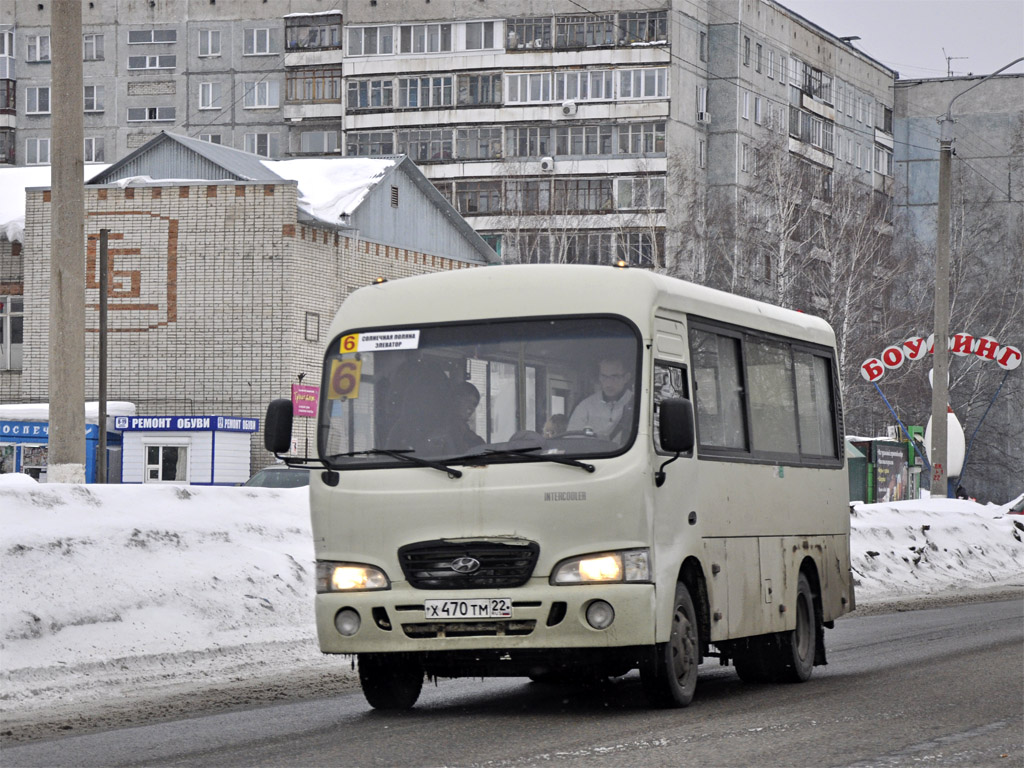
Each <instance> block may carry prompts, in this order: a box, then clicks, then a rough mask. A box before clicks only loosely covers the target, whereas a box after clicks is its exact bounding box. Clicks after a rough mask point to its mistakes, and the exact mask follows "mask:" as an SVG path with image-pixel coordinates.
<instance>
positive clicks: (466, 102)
mask: <svg viewBox="0 0 1024 768" xmlns="http://www.w3.org/2000/svg"><path fill="white" fill-rule="evenodd" d="M457 83H458V89H457V90H458V102H459V106H476V105H481V104H496V105H497V104H501V73H500V72H488V73H485V74H479V75H478V74H473V75H459V76H458V80H457Z"/></svg>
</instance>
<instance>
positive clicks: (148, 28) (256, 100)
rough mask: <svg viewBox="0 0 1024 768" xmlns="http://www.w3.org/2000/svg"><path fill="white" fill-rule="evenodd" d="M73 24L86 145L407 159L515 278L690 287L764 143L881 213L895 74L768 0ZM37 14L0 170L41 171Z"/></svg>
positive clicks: (43, 52) (25, 15) (232, 12)
mask: <svg viewBox="0 0 1024 768" xmlns="http://www.w3.org/2000/svg"><path fill="white" fill-rule="evenodd" d="M497 10H498V9H497V8H496V7H495V6H493V5H492V4H487V3H483V2H478V1H475V2H470V0H434V1H433V2H422V3H420V2H415V3H413V2H398V1H397V0H361V1H360V2H349V1H348V0H334V1H333V2H328V0H289V2H272V3H267V2H260V1H259V0H233V1H232V2H230V3H229V2H221V3H219V4H218V3H217V2H216V0H145V1H142V0H116V1H113V0H111V1H107V2H99V1H97V2H88V3H85V4H84V5H83V42H82V51H83V59H84V60H85V62H84V80H85V82H84V93H83V109H84V110H85V146H84V150H83V151H84V153H85V157H86V159H88V160H92V161H101V160H103V161H106V162H111V161H114V160H116V159H117V158H119V157H122V156H124V155H125V154H127V153H128V152H131V151H133V150H134V149H136V148H137V147H139V146H141V145H142V144H144V143H145V142H146V141H148V140H149V139H151V138H152V137H153V136H154V135H156V134H157V133H159V132H160V131H161V130H169V131H174V132H177V133H183V134H186V135H189V136H192V137H194V138H200V139H203V140H206V141H210V142H214V143H221V144H225V145H230V146H232V147H235V148H238V149H244V150H247V151H250V152H253V153H256V154H259V155H263V156H266V157H272V158H278V157H296V156H316V155H322V154H342V155H350V156H351V155H364V156H374V155H391V154H396V153H401V154H406V155H408V156H409V157H410V158H412V159H413V160H414V161H415V162H416V163H417V165H419V166H420V167H421V169H422V170H423V172H424V174H425V175H426V176H427V177H428V178H429V179H430V180H431V181H432V182H433V183H434V184H435V185H436V186H437V187H438V189H439V190H441V191H442V192H443V193H444V194H445V195H446V196H447V197H448V198H449V200H450V201H451V202H452V203H453V204H454V205H455V206H456V208H457V209H458V210H459V212H460V213H461V214H462V215H463V216H464V217H466V219H467V220H468V221H469V222H470V223H471V225H472V226H473V227H474V228H475V229H476V230H477V231H478V232H480V233H481V234H482V235H483V236H484V237H485V239H486V240H487V241H488V242H489V243H490V244H491V245H492V246H493V247H494V248H495V250H497V251H498V252H499V253H501V254H502V256H503V258H504V259H506V260H509V261H567V262H581V263H583V262H589V263H608V262H611V261H613V260H615V259H623V260H626V261H628V262H629V263H631V264H634V265H638V266H644V267H654V268H661V269H667V270H670V271H673V272H677V273H680V274H686V265H685V264H683V263H681V262H682V260H684V259H685V252H686V247H685V246H686V242H685V241H686V240H687V238H689V237H690V235H689V233H688V232H687V230H686V228H685V227H683V226H681V223H683V222H686V221H687V220H688V219H690V218H691V217H692V211H691V206H692V200H693V198H694V196H695V195H696V196H697V197H700V196H703V195H713V196H715V197H716V198H717V199H719V200H721V201H724V202H725V203H726V204H727V205H731V206H732V207H733V210H734V212H735V215H736V216H741V215H745V214H746V212H748V211H749V210H751V208H750V207H748V200H749V199H754V200H755V202H754V204H753V210H755V211H756V210H757V207H758V203H757V202H756V198H757V195H758V186H759V182H758V178H757V171H758V161H759V158H760V155H761V154H762V152H763V151H764V149H763V148H764V146H765V144H766V142H767V141H768V139H769V138H772V137H775V139H776V141H777V142H781V144H782V145H783V146H784V149H785V151H786V152H788V153H789V155H791V156H792V157H793V159H794V160H801V161H804V162H805V163H808V164H810V165H811V166H813V167H814V168H815V169H817V170H818V171H820V175H821V198H822V199H823V200H824V201H826V202H827V199H828V194H829V187H830V183H831V178H832V175H833V174H834V173H835V172H836V171H837V170H842V171H843V172H849V173H851V174H852V175H854V176H856V177H857V178H859V179H860V180H862V181H863V182H864V183H865V184H870V185H872V186H873V187H874V188H875V189H877V190H879V192H880V194H883V195H891V194H892V189H891V180H892V149H893V142H892V131H893V126H892V120H893V110H892V107H893V84H894V80H895V76H896V73H895V72H893V71H892V70H889V69H887V68H886V67H884V66H882V65H881V64H879V63H878V62H876V61H873V60H872V59H870V58H869V57H868V56H866V55H864V54H863V53H861V52H859V51H857V50H856V48H855V47H854V46H853V45H852V44H851V42H850V41H849V40H846V39H840V38H837V37H836V36H834V35H833V34H831V33H830V32H828V31H827V30H824V29H821V28H819V27H816V26H815V25H814V24H812V23H810V22H808V21H807V20H805V19H803V18H802V17H800V16H799V15H797V14H795V13H793V12H791V11H789V10H788V9H786V8H785V7H784V6H783V5H781V4H779V3H777V2H774V1H773V0H660V1H659V0H643V1H642V2H639V3H638V2H629V3H626V2H624V1H623V0H588V2H586V3H579V2H575V1H574V0H552V2H550V3H544V4H538V3H535V2H530V0H515V1H513V2H509V3H504V4H502V5H501V7H500V13H496V11H497ZM49 14H50V8H49V4H48V3H47V2H45V0H44V2H38V1H37V0H33V1H32V2H26V1H25V0H13V1H10V2H7V3H5V4H4V7H3V10H0V160H3V161H6V162H8V163H14V164H17V165H24V164H33V163H47V162H49V147H50V138H49V136H50V128H51V125H50V109H49V91H50V78H51V66H52V65H51V63H50V50H49Z"/></svg>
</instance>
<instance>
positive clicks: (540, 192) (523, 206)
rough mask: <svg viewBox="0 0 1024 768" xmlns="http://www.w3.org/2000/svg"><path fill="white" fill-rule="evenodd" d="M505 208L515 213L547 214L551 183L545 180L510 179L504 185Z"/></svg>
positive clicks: (549, 206)
mask: <svg viewBox="0 0 1024 768" xmlns="http://www.w3.org/2000/svg"><path fill="white" fill-rule="evenodd" d="M505 206H506V208H507V209H508V210H509V211H512V212H515V213H548V212H550V210H551V182H550V181H548V180H547V179H544V180H543V181H542V180H539V179H510V180H509V181H508V182H507V183H506V185H505Z"/></svg>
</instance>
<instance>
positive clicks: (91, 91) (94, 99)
mask: <svg viewBox="0 0 1024 768" xmlns="http://www.w3.org/2000/svg"><path fill="white" fill-rule="evenodd" d="M83 91H84V95H85V111H86V112H102V111H103V86H102V85H86V86H84V88H83Z"/></svg>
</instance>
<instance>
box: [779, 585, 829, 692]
mask: <svg viewBox="0 0 1024 768" xmlns="http://www.w3.org/2000/svg"><path fill="white" fill-rule="evenodd" d="M817 650H818V614H817V611H816V610H815V609H814V593H813V592H812V591H811V583H810V581H808V579H807V576H806V575H804V574H803V573H802V572H801V573H800V578H799V580H798V581H797V587H796V628H795V629H794V630H793V631H792V632H787V633H786V634H785V636H784V637H783V641H782V646H781V647H780V648H779V652H778V656H777V658H776V660H775V666H776V677H777V679H778V680H779V681H780V682H789V683H803V682H806V681H807V680H808V679H809V678H810V677H811V671H812V670H813V669H814V656H815V653H816V652H817Z"/></svg>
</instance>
